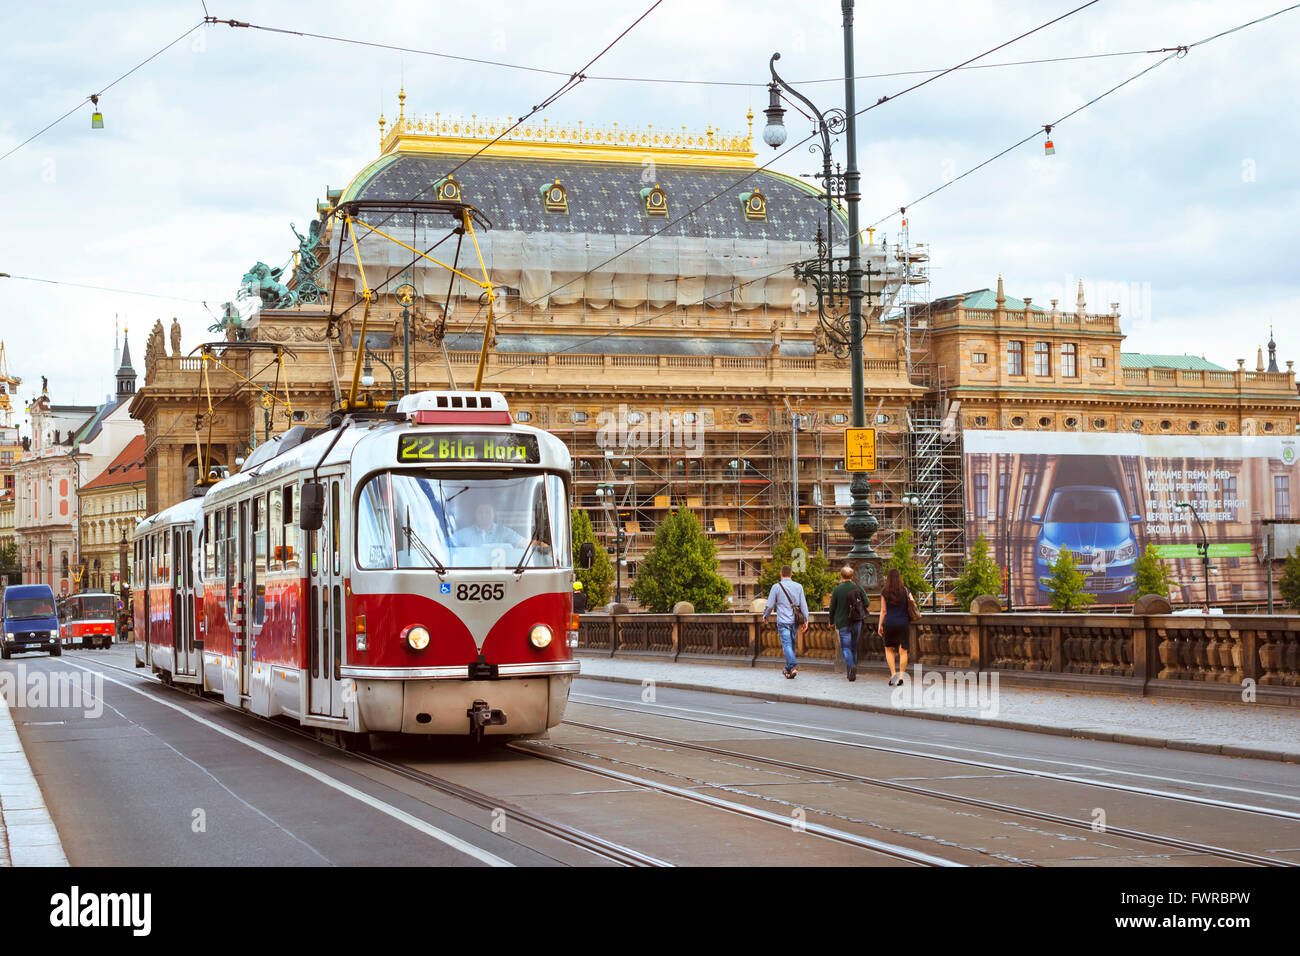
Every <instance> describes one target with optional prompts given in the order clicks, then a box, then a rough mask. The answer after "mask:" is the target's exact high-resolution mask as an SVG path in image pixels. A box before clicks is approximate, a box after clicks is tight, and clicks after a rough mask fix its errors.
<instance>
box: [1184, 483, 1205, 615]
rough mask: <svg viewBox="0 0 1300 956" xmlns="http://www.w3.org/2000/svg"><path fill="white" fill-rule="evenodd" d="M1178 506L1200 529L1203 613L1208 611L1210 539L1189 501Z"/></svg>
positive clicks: (1198, 547)
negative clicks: (1190, 515)
mask: <svg viewBox="0 0 1300 956" xmlns="http://www.w3.org/2000/svg"><path fill="white" fill-rule="evenodd" d="M1178 507H1179V508H1186V509H1187V510H1188V511H1190V512H1191V513H1192V517H1193V518H1195V519H1196V527H1197V528H1199V529H1200V531H1201V543H1200V544H1198V545H1197V546H1196V549H1197V550H1198V551H1200V552H1201V571H1202V573H1203V574H1204V575H1205V613H1206V614H1209V613H1210V540H1209V538H1207V537H1206V535H1205V525H1203V524H1202V523H1201V516H1200V515H1198V514H1197V513H1196V509H1195V508H1193V507H1192V503H1191V502H1190V501H1180V502H1178Z"/></svg>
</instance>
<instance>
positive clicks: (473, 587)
mask: <svg viewBox="0 0 1300 956" xmlns="http://www.w3.org/2000/svg"><path fill="white" fill-rule="evenodd" d="M505 596H506V586H505V585H504V584H458V585H456V600H457V601H500V600H501V599H502V598H504V597H505Z"/></svg>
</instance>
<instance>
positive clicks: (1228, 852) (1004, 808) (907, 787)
mask: <svg viewBox="0 0 1300 956" xmlns="http://www.w3.org/2000/svg"><path fill="white" fill-rule="evenodd" d="M564 723H565V724H567V725H569V726H572V727H580V728H582V729H584V730H590V731H594V732H597V733H603V734H607V735H609V736H612V737H623V738H632V739H635V740H641V741H645V742H647V743H652V744H656V745H660V746H666V747H673V748H677V749H685V750H692V751H695V752H698V753H706V754H712V755H715V756H722V757H727V758H730V759H733V760H742V761H748V762H753V763H757V764H765V765H768V766H775V767H780V768H782V769H785V770H793V771H795V772H797V773H803V774H809V775H812V776H814V777H822V778H831V779H836V780H842V781H846V782H850V783H858V784H863V785H865V786H869V787H873V788H877V789H881V790H888V791H892V792H896V793H904V794H907V795H909V796H915V797H922V798H926V799H933V800H938V801H942V802H947V803H955V804H959V805H961V806H969V807H975V808H978V809H981V810H990V811H994V812H997V813H1005V814H1009V815H1013V816H1019V817H1024V818H1027V819H1032V820H1037V821H1040V822H1046V823H1051V824H1053V825H1054V826H1061V827H1068V828H1071V829H1078V830H1087V831H1094V823H1093V821H1091V820H1080V819H1077V818H1074V817H1067V816H1064V815H1062V814H1056V813H1051V812H1048V811H1044V810H1034V809H1031V808H1028V807H1019V806H1014V805H1011V804H1006V803H1001V802H999V801H994V800H986V799H982V798H979V797H968V796H963V795H960V794H953V793H948V792H945V791H941V790H933V789H930V788H927V787H918V786H915V785H912V784H905V783H899V782H897V781H893V780H884V779H881V778H877V777H868V776H864V775H862V774H855V773H850V772H847V771H842V770H834V769H831V768H828V767H821V766H815V765H812V764H806V763H799V762H797V761H790V760H783V759H780V758H777V757H769V756H763V755H759V754H753V753H749V752H747V751H740V750H730V749H727V748H724V747H716V746H712V745H710V744H704V743H698V742H694V741H686V740H679V739H675V738H670V737H661V736H658V735H655V734H647V733H642V732H637V731H630V730H624V729H621V728H617V727H607V726H603V725H601V724H593V723H590V722H587V721H580V720H565V722H564ZM530 752H531V751H530ZM588 756H599V755H595V754H588ZM606 759H608V758H606ZM588 769H590V768H588ZM786 823H787V825H788V820H787V821H786ZM1105 832H1106V833H1107V834H1108V835H1110V836H1120V837H1125V838H1127V839H1131V840H1137V841H1139V842H1143V843H1149V844H1152V845H1155V846H1161V847H1165V848H1168V849H1175V850H1179V851H1182V852H1186V853H1198V854H1203V855H1206V856H1214V857H1218V858H1220V859H1226V860H1232V861H1234V862H1238V863H1245V864H1248V865H1252V866H1266V867H1294V866H1300V863H1295V862H1292V861H1289V860H1283V859H1278V858H1274V857H1266V856H1260V855H1258V854H1254V853H1247V852H1245V851H1241V850H1233V849H1230V848H1228V847H1220V846H1214V845H1211V844H1205V843H1199V842H1196V841H1192V840H1183V839H1181V838H1178V837H1171V836H1166V835H1163V834H1155V833H1149V832H1146V831H1143V830H1137V829H1131V828H1126V827H1117V826H1112V825H1107V826H1106V830H1105Z"/></svg>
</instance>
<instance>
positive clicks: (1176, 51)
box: [488, 3, 1300, 378]
mask: <svg viewBox="0 0 1300 956" xmlns="http://www.w3.org/2000/svg"><path fill="white" fill-rule="evenodd" d="M1296 9H1300V3H1297V4H1293V5H1292V6H1289V7H1286V8H1284V9H1281V10H1278V11H1276V12H1274V13H1270V14H1268V15H1266V16H1263V17H1260V18H1258V19H1256V20H1251V21H1249V22H1248V23H1243V24H1241V25H1239V26H1236V27H1233V28H1232V29H1229V30H1225V31H1223V32H1221V33H1216V34H1214V35H1213V36H1209V37H1206V38H1205V39H1203V40H1198V41H1196V42H1195V43H1190V44H1187V45H1186V46H1179V47H1174V48H1172V52H1171V53H1170V54H1169V56H1166V57H1164V58H1163V59H1161V60H1159V61H1157V62H1156V63H1153V64H1151V65H1150V66H1148V67H1147V68H1146V69H1144V70H1142V71H1141V72H1139V73H1136V74H1134V75H1133V76H1131V77H1129V78H1128V79H1126V80H1124V81H1123V82H1122V83H1119V84H1117V85H1116V86H1113V87H1111V88H1110V89H1108V90H1106V91H1105V92H1104V93H1100V94H1098V95H1097V96H1094V97H1093V98H1092V99H1090V100H1088V101H1087V102H1086V103H1083V104H1082V105H1080V106H1078V107H1076V108H1075V109H1073V110H1071V111H1070V112H1068V113H1066V114H1065V115H1064V116H1062V117H1061V118H1060V119H1057V120H1055V121H1053V122H1052V123H1050V124H1045V125H1051V126H1052V127H1056V126H1058V125H1059V124H1060V123H1061V122H1063V121H1064V120H1067V119H1069V118H1070V117H1072V116H1075V115H1077V114H1078V113H1081V112H1082V111H1083V110H1085V109H1087V108H1088V107H1090V106H1092V105H1094V104H1096V103H1097V102H1099V101H1101V100H1102V99H1104V98H1105V97H1107V96H1109V95H1110V94H1111V93H1114V92H1115V91H1116V90H1119V89H1121V88H1122V87H1124V86H1127V85H1128V84H1129V83H1132V82H1133V81H1134V80H1136V79H1138V78H1139V77H1141V76H1142V75H1144V74H1146V73H1149V72H1150V71H1152V70H1154V69H1155V68H1156V67H1158V66H1161V65H1162V64H1164V63H1167V62H1168V61H1169V60H1172V59H1181V57H1182V56H1183V55H1185V54H1186V52H1187V51H1188V50H1190V49H1193V48H1195V47H1198V46H1203V45H1205V44H1206V43H1209V42H1211V41H1213V40H1217V39H1219V38H1221V37H1225V36H1228V35H1229V34H1232V33H1236V32H1237V31H1239V30H1242V29H1245V28H1246V27H1248V26H1254V25H1255V24H1257V23H1262V22H1264V21H1265V20H1269V19H1272V18H1273V17H1276V16H1279V15H1281V14H1283V13H1287V12H1289V11H1291V10H1296ZM891 99H892V97H891ZM1042 130H1043V127H1042V126H1040V127H1037V128H1036V129H1035V130H1034V132H1033V133H1031V134H1030V135H1029V136H1027V137H1025V138H1024V139H1022V140H1019V141H1018V142H1016V143H1014V144H1013V145H1011V146H1009V147H1007V148H1006V149H1004V150H1002V151H1001V152H999V153H997V154H995V155H993V156H991V157H989V158H988V159H986V160H984V162H982V163H980V164H979V165H978V166H974V167H972V168H971V169H968V170H967V171H966V172H964V173H962V174H961V175H960V176H957V177H956V178H954V179H951V180H949V181H948V182H947V183H944V184H943V185H942V186H939V187H938V188H936V189H932V190H931V191H930V192H928V193H926V194H925V195H924V196H921V197H919V198H918V199H914V200H912V201H911V202H910V203H907V204H906V205H905V206H903V207H901V208H909V207H911V206H914V205H916V204H917V203H918V202H920V201H921V200H923V199H927V198H929V197H930V196H933V195H934V194H935V193H937V192H939V191H941V190H943V189H946V188H947V187H948V186H951V185H953V184H954V183H956V182H958V181H959V180H961V179H964V178H965V177H966V176H969V175H970V174H971V173H973V172H975V171H976V170H978V169H981V168H983V167H984V166H987V165H988V164H989V163H992V162H994V161H995V160H997V159H999V158H1001V157H1002V156H1005V155H1006V154H1007V153H1009V152H1012V151H1013V150H1015V149H1017V148H1018V147H1020V146H1023V145H1024V144H1025V143H1027V142H1029V141H1030V140H1032V139H1035V138H1037V137H1038V136H1039V134H1040V133H1041V132H1042ZM809 138H811V137H809ZM807 141H808V140H807V139H804V140H801V141H800V142H799V143H796V144H795V145H796V146H798V145H801V144H802V143H805V142H807ZM780 155H783V154H780ZM778 158H779V156H778ZM760 168H762V167H760ZM756 172H757V170H756ZM714 198H716V197H714ZM708 201H710V200H706V202H708ZM701 205H703V204H701ZM697 208H698V207H697ZM688 215H689V214H688ZM896 215H898V211H897V210H896V211H894V212H891V213H889V214H888V215H885V216H883V217H881V218H880V219H877V220H876V221H875V222H874V223H872V224H871V225H870V226H867V227H865V228H864V230H863V231H866V230H868V229H874V228H876V227H877V226H879V225H880V224H881V223H883V222H886V221H888V220H889V219H891V218H893V217H894V216H896ZM674 221H675V222H677V221H680V219H678V220H674ZM670 225H671V224H670ZM665 228H667V227H665ZM648 238H649V237H648ZM844 242H847V237H845V238H843V239H834V240H831V242H830V247H831V248H832V249H834V247H835V246H838V245H840V244H842V243H844ZM615 258H616V257H615ZM607 261H609V260H607ZM604 264H605V263H601V266H603V265H604ZM596 268H600V266H597V267H596ZM789 268H790V266H789V265H788V264H787V265H783V266H781V267H779V268H777V269H774V270H772V271H771V272H767V273H764V274H762V275H758V276H751V277H749V278H747V279H745V280H744V281H741V282H736V283H733V284H732V285H731V286H729V287H728V288H726V289H723V290H722V291H720V292H714V293H711V294H709V295H706V296H704V297H703V298H702V299H700V300H699V301H697V302H692V303H690V304H689V305H688V306H687V308H690V307H692V306H697V305H707V304H708V303H709V300H711V299H715V298H717V297H718V296H721V295H729V294H731V293H734V292H735V291H737V290H738V289H741V288H743V287H744V286H746V285H748V284H749V283H752V282H757V281H760V280H765V279H770V278H772V277H774V276H777V275H780V274H781V273H783V272H785V271H787V270H788V269H789ZM587 274H589V273H583V275H587ZM577 278H582V276H581V275H580V276H578V277H577ZM570 281H573V280H570ZM566 284H567V283H566ZM562 288H564V286H557V287H556V288H555V289H553V290H552V292H555V291H559V290H560V289H562ZM549 294H550V293H548V295H549ZM520 308H521V309H522V306H520ZM680 309H681V306H680V305H676V306H673V307H672V308H670V309H664V310H663V311H661V312H657V313H655V314H654V315H650V316H647V317H646V318H644V319H639V320H638V321H636V322H633V323H632V324H631V325H626V326H620V327H619V328H618V329H614V330H611V331H609V332H602V333H600V334H598V335H594V336H592V337H590V338H588V339H584V340H583V341H581V342H577V343H574V344H573V345H570V346H566V347H565V348H562V349H558V350H557V354H558V353H559V352H567V351H570V350H572V349H574V348H579V347H581V346H583V345H589V344H591V343H592V342H597V341H600V340H601V339H605V338H609V337H611V336H615V335H622V334H624V333H625V332H626V331H627V330H628V329H633V328H637V327H639V326H642V325H646V324H648V323H650V322H653V321H654V320H656V319H660V318H665V317H667V316H669V315H673V314H675V313H676V312H677V311H679V310H680ZM516 311H519V310H516ZM513 314H514V313H513V312H512V313H507V314H506V315H505V316H502V318H507V317H508V316H509V315H513ZM503 371H506V369H505V368H500V369H498V370H497V371H496V372H493V373H492V374H491V375H489V376H488V377H489V378H491V377H493V376H495V375H497V374H499V373H501V372H503Z"/></svg>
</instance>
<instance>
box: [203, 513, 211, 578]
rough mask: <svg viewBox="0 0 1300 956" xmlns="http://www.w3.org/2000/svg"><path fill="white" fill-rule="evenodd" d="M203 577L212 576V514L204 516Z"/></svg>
mask: <svg viewBox="0 0 1300 956" xmlns="http://www.w3.org/2000/svg"><path fill="white" fill-rule="evenodd" d="M203 577H204V578H205V579H206V578H210V577H212V515H204V516H203Z"/></svg>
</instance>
